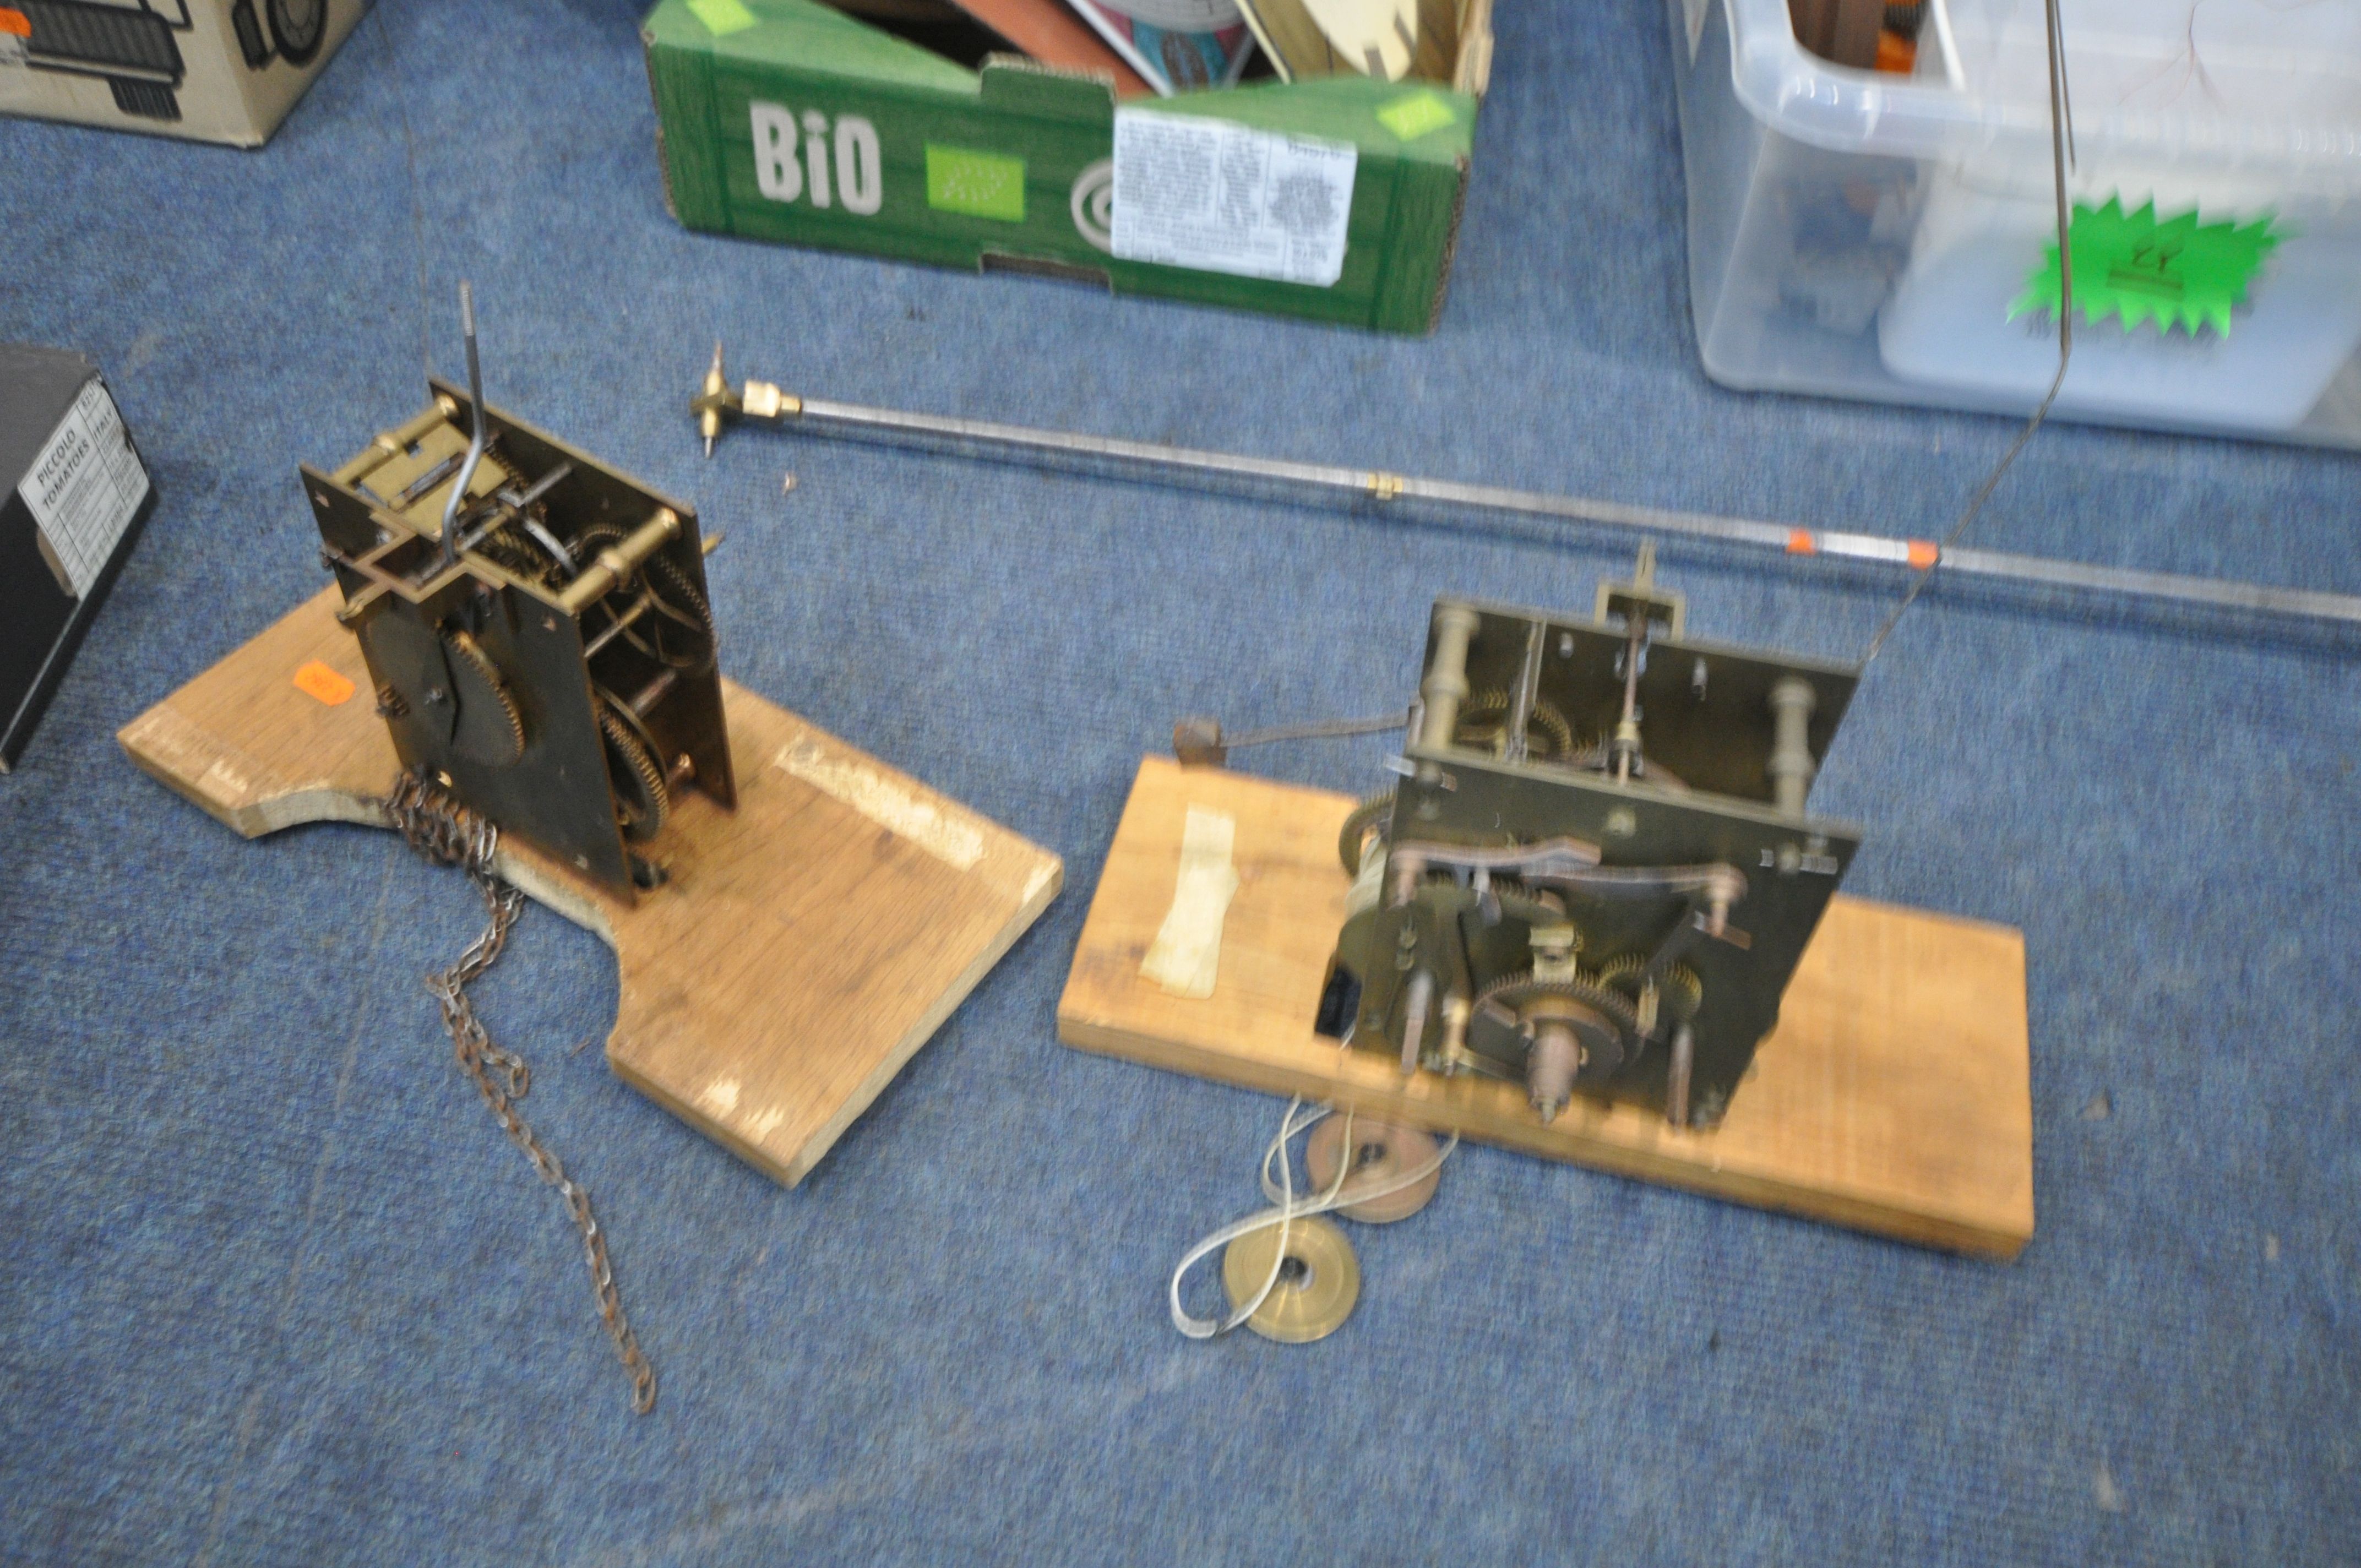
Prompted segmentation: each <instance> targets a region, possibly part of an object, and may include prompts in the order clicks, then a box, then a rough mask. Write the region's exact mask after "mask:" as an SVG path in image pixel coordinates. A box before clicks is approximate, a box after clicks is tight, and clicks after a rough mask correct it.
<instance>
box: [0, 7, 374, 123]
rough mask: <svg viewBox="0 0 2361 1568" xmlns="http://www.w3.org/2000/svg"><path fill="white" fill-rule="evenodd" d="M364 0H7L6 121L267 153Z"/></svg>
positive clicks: (0, 101) (1, 80)
mask: <svg viewBox="0 0 2361 1568" xmlns="http://www.w3.org/2000/svg"><path fill="white" fill-rule="evenodd" d="M366 4H367V0H0V114H5V115H32V116H34V117H36V118H38V119H44V120H71V121H73V122H75V123H76V124H78V125H85V126H108V127H110V128H111V129H115V130H125V131H148V132H150V133H152V134H154V135H157V136H168V137H188V138H189V139H191V140H192V141H217V142H228V143H230V144H232V145H233V146H236V147H260V146H261V145H262V144H263V143H264V142H266V141H268V140H269V139H270V133H271V132H272V131H274V130H277V129H278V128H279V122H280V121H281V120H283V119H285V118H286V117H287V111H288V110H290V109H291V108H293V107H294V106H295V100H296V99H298V98H301V97H302V95H303V90H304V89H305V88H306V87H309V86H310V85H312V78H313V77H314V76H317V75H318V74H319V73H320V71H321V69H322V68H323V67H324V66H325V65H326V64H327V62H328V57H329V56H330V55H332V54H334V53H335V52H336V48H337V46H338V45H340V44H342V43H343V42H344V41H345V38H346V35H347V34H349V33H350V32H351V31H352V30H353V28H354V27H355V26H357V24H358V23H359V21H360V19H361V12H362V10H363V9H364V8H365V6H366Z"/></svg>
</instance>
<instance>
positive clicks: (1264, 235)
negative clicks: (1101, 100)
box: [1111, 109, 1360, 289]
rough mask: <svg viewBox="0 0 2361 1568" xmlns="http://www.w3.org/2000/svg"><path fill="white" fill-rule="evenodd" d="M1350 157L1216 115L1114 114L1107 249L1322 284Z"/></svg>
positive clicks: (1339, 267) (1355, 158)
mask: <svg viewBox="0 0 2361 1568" xmlns="http://www.w3.org/2000/svg"><path fill="white" fill-rule="evenodd" d="M1359 159H1360V154H1359V153H1358V152H1357V151H1356V149H1355V148H1352V147H1351V146H1349V145H1348V144H1346V143H1344V142H1332V141H1313V140H1311V139H1309V138H1307V137H1294V136H1282V135H1279V134H1278V133H1276V132H1272V131H1257V130H1251V129H1249V128H1247V127H1246V126H1234V125H1231V124H1230V123H1229V122H1227V121H1225V120H1208V119H1200V118H1198V117H1196V116H1194V115H1167V114H1159V113H1158V112H1156V111H1155V110H1152V109H1117V110H1116V111H1115V192H1114V196H1115V199H1114V203H1113V204H1114V208H1115V214H1114V223H1113V224H1112V225H1111V227H1112V229H1113V245H1112V248H1113V250H1114V252H1115V255H1116V256H1119V257H1121V258H1123V259H1124V260H1126V261H1154V262H1160V263H1162V264H1163V265H1165V266H1167V267H1193V268H1196V269H1199V270H1201V271H1205V272H1229V273H1234V274H1235V275H1236V276H1238V277H1241V278H1275V279H1278V280H1280V281H1281V282H1287V283H1310V284H1313V285H1315V286H1317V287H1319V288H1323V289H1324V288H1326V287H1328V286H1329V285H1330V284H1332V283H1334V282H1335V281H1336V279H1337V276H1338V274H1340V273H1341V272H1343V271H1344V269H1345V220H1346V219H1347V218H1349V217H1350V216H1351V215H1352V211H1353V172H1354V170H1355V168H1356V165H1357V164H1358V162H1359Z"/></svg>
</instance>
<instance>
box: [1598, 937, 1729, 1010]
mask: <svg viewBox="0 0 2361 1568" xmlns="http://www.w3.org/2000/svg"><path fill="white" fill-rule="evenodd" d="M1647 968H1648V959H1647V956H1646V955H1645V954H1643V953H1624V954H1622V955H1620V956H1619V957H1616V958H1611V959H1608V960H1607V961H1606V962H1605V963H1604V964H1601V965H1600V966H1599V969H1598V983H1599V984H1600V985H1602V986H1606V987H1609V988H1610V989H1612V990H1613V991H1615V992H1617V993H1618V994H1628V995H1630V996H1632V997H1635V998H1636V997H1637V996H1638V995H1639V994H1640V977H1641V976H1642V974H1644V973H1645V972H1646V971H1647ZM1704 1005H1705V980H1704V978H1703V977H1702V976H1700V975H1699V974H1698V973H1697V970H1693V969H1691V968H1689V966H1688V965H1686V964H1667V965H1665V966H1664V971H1663V972H1662V973H1660V974H1658V975H1657V976H1656V1006H1657V1008H1658V1009H1659V1010H1660V1011H1662V1012H1664V1013H1666V1014H1670V1015H1671V1016H1672V1019H1673V1022H1675V1023H1676V1024H1688V1023H1693V1022H1695V1021H1696V1019H1697V1009H1698V1008H1700V1007H1703V1006H1704Z"/></svg>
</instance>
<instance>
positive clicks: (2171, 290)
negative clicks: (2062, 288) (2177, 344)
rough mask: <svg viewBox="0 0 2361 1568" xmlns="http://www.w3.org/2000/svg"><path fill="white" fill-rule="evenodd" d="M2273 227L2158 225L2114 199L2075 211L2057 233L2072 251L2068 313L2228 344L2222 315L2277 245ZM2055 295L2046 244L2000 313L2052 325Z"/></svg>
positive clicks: (2267, 223)
mask: <svg viewBox="0 0 2361 1568" xmlns="http://www.w3.org/2000/svg"><path fill="white" fill-rule="evenodd" d="M2273 221H2274V220H2273V219H2272V218H2271V216H2270V215H2269V214H2265V215H2264V216H2262V217H2259V218H2257V219H2256V220H2255V221H2254V222H2253V223H2250V224H2246V225H2239V224H2235V223H2218V224H2201V223H2199V222H2198V221H2197V212H2196V209H2195V208H2191V209H2190V210H2189V211H2188V212H2186V213H2183V214H2180V216H2179V217H2177V218H2167V219H2165V220H2163V221H2161V222H2159V221H2158V218H2157V215H2156V203H2154V202H2150V203H2148V204H2147V205H2146V206H2144V207H2142V208H2140V209H2139V210H2138V211H2136V212H2132V213H2126V212H2125V211H2124V206H2123V199H2122V198H2121V197H2118V196H2110V197H2108V198H2107V204H2106V205H2105V206H2103V207H2087V206H2084V205H2083V204H2082V203H2080V202H2077V203H2074V216H2073V218H2072V220H2071V222H2070V224H2069V225H2068V227H2067V231H2066V241H2067V243H2068V244H2069V245H2070V246H2072V247H2073V250H2074V310H2075V313H2077V314H2078V315H2080V316H2081V318H2082V319H2083V320H2084V321H2088V322H2101V321H2104V320H2106V318H2107V317H2109V316H2111V315H2112V316H2114V317H2116V318H2117V319H2119V320H2120V321H2121V322H2122V323H2123V324H2124V325H2125V327H2126V328H2129V327H2136V326H2137V325H2139V324H2140V323H2142V322H2145V321H2153V322H2154V323H2156V324H2157V329H2158V331H2159V332H2170V331H2171V330H2172V329H2173V328H2174V327H2176V326H2178V327H2182V328H2185V329H2187V331H2188V332H2189V333H2190V334H2191V336H2194V335H2195V334H2196V333H2197V329H2198V328H2200V327H2207V326H2210V327H2212V328H2213V330H2214V332H2215V333H2217V334H2220V335H2221V336H2224V337H2227V336H2229V335H2230V312H2231V311H2232V310H2233V309H2234V308H2235V307H2236V306H2238V305H2241V304H2243V303H2245V302H2246V289H2247V286H2248V285H2249V284H2251V283H2252V282H2253V281H2254V279H2255V273H2256V271H2257V269H2259V268H2260V267H2261V266H2262V264H2263V258H2265V257H2267V256H2268V255H2269V254H2270V253H2271V250H2272V247H2275V246H2277V245H2278V244H2279V238H2280V236H2279V235H2277V234H2274V233H2272V232H2271V225H2272V223H2273ZM2058 297H2059V277H2058V247H2057V245H2056V244H2055V243H2052V244H2050V245H2049V246H2048V247H2045V254H2044V256H2043V259H2042V264H2041V266H2040V267H2039V268H2037V269H2036V270H2035V271H2034V274H2033V276H2032V277H2030V278H2028V279H2026V283H2025V292H2023V293H2022V294H2019V295H2018V296H2017V297H2016V299H2015V301H2014V302H2011V304H2010V305H2009V307H2008V314H2009V319H2010V320H2011V321H2015V319H2016V318H2017V317H2018V316H2021V315H2026V314H2029V313H2033V312H2036V311H2047V312H2048V313H2049V314H2051V315H2053V316H2055V315H2056V314H2057V313H2058Z"/></svg>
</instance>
